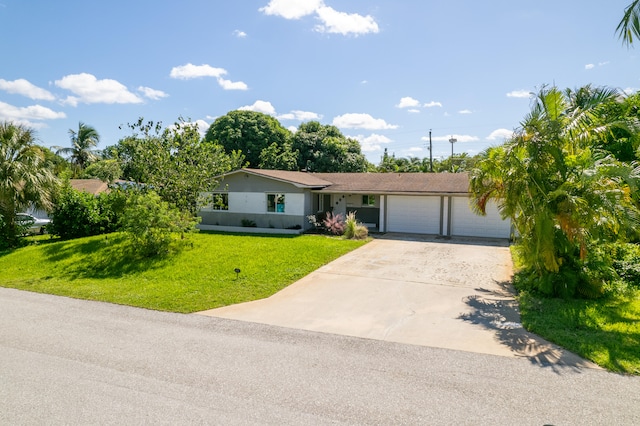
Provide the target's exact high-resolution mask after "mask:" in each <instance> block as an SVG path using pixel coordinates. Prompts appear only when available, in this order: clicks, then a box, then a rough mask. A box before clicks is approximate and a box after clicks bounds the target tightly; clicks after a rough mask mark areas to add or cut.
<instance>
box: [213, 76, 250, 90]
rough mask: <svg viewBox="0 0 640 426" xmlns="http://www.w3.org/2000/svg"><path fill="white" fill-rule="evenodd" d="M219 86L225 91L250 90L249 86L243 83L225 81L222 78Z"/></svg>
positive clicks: (219, 78)
mask: <svg viewBox="0 0 640 426" xmlns="http://www.w3.org/2000/svg"><path fill="white" fill-rule="evenodd" d="M218 84H219V85H220V87H222V88H223V89H224V90H247V89H248V88H249V86H247V85H246V83H244V82H242V81H231V80H225V79H224V78H222V77H218Z"/></svg>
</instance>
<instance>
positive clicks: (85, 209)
mask: <svg viewBox="0 0 640 426" xmlns="http://www.w3.org/2000/svg"><path fill="white" fill-rule="evenodd" d="M126 198H127V193H126V191H124V190H113V191H111V192H109V193H106V192H105V193H102V194H99V195H92V194H89V193H87V192H84V191H78V190H75V189H73V188H72V187H71V186H70V185H65V186H64V187H63V189H62V190H61V191H60V193H58V195H57V196H56V200H55V205H54V208H53V211H52V213H51V219H52V220H51V224H50V225H49V229H48V231H49V232H50V233H51V234H53V235H57V236H59V237H61V238H64V239H69V238H81V237H89V236H91V235H99V234H105V233H110V232H114V231H115V230H116V229H117V227H118V221H119V219H120V216H121V215H122V212H123V210H124V205H125V202H126Z"/></svg>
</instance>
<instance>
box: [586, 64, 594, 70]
mask: <svg viewBox="0 0 640 426" xmlns="http://www.w3.org/2000/svg"><path fill="white" fill-rule="evenodd" d="M593 68H595V65H594V64H587V65H585V66H584V69H585V70H592V69H593Z"/></svg>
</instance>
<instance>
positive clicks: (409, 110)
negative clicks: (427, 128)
mask: <svg viewBox="0 0 640 426" xmlns="http://www.w3.org/2000/svg"><path fill="white" fill-rule="evenodd" d="M407 112H410V113H412V114H418V113H419V112H420V110H419V109H415V108H411V109H408V110H407Z"/></svg>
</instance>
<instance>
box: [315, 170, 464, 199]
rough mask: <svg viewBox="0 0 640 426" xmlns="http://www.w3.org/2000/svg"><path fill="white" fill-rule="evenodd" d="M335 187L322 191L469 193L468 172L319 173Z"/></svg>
mask: <svg viewBox="0 0 640 426" xmlns="http://www.w3.org/2000/svg"><path fill="white" fill-rule="evenodd" d="M316 175H317V176H318V177H321V178H322V179H324V180H328V181H330V182H331V183H332V184H331V185H330V186H327V187H325V188H323V189H322V190H321V192H331V193H336V192H340V193H342V192H352V193H363V194H366V193H375V194H425V193H428V194H434V193H436V194H452V193H461V194H466V193H468V192H469V175H468V174H467V173H317V174H316Z"/></svg>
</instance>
